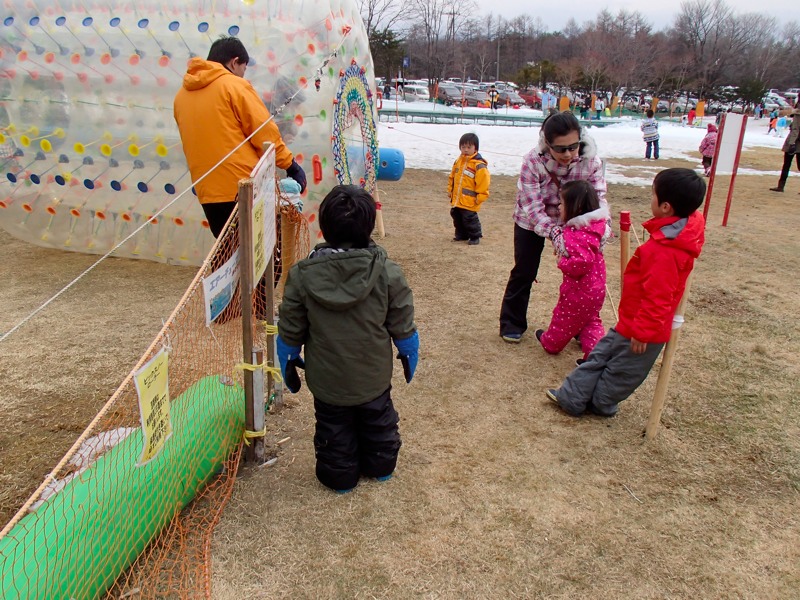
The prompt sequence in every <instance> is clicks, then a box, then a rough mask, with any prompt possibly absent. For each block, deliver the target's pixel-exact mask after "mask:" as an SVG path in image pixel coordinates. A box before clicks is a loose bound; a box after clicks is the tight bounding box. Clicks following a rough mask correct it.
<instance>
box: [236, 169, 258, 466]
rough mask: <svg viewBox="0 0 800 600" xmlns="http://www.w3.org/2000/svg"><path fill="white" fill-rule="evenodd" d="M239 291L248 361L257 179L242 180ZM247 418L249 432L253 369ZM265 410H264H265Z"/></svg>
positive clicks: (247, 382) (248, 375) (249, 454)
mask: <svg viewBox="0 0 800 600" xmlns="http://www.w3.org/2000/svg"><path fill="white" fill-rule="evenodd" d="M238 204H239V265H240V268H239V291H240V294H241V299H240V301H241V306H242V356H243V357H244V362H245V363H247V364H252V360H253V230H252V213H253V180H252V179H242V180H241V181H239V203H238ZM244 402H245V405H244V419H245V429H246V430H247V431H256V429H255V411H254V409H253V407H254V404H255V402H254V399H253V371H250V370H248V369H245V371H244ZM262 412H263V411H262ZM255 447H256V445H255V444H250V445H249V446H246V447H245V448H246V449H245V460H247V461H249V462H255V460H256V451H255Z"/></svg>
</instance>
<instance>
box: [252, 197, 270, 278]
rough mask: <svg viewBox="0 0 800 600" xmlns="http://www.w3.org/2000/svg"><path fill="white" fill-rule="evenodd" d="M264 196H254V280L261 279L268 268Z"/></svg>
mask: <svg viewBox="0 0 800 600" xmlns="http://www.w3.org/2000/svg"><path fill="white" fill-rule="evenodd" d="M264 211H265V207H264V198H263V197H254V198H253V228H252V229H251V230H250V231H252V232H253V281H254V282H256V281H258V280H260V279H261V276H262V275H263V274H264V271H266V270H267V263H268V262H269V259H268V258H267V251H266V248H265V247H264Z"/></svg>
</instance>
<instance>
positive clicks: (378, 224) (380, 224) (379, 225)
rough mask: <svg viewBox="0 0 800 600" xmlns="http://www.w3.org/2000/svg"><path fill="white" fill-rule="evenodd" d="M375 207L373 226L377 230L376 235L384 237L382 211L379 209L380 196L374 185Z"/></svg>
mask: <svg viewBox="0 0 800 600" xmlns="http://www.w3.org/2000/svg"><path fill="white" fill-rule="evenodd" d="M375 209H376V214H375V227H376V228H377V230H378V237H379V238H380V239H383V238H385V237H386V230H385V229H384V228H383V211H382V210H381V197H380V195H379V193H378V187H377V186H375Z"/></svg>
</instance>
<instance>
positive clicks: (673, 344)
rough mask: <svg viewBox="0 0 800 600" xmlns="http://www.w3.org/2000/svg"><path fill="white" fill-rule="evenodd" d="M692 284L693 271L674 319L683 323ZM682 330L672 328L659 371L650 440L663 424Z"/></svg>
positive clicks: (649, 426)
mask: <svg viewBox="0 0 800 600" xmlns="http://www.w3.org/2000/svg"><path fill="white" fill-rule="evenodd" d="M691 286H692V273H690V274H689V277H688V279H687V280H686V289H684V290H683V297H682V298H681V302H680V304H678V308H677V309H676V311H675V317H674V319H675V320H676V321H678V322H680V323H681V324H682V323H683V314H684V312H685V310H686V301H687V300H688V299H689V289H690V288H691ZM680 331H681V330H680V328H673V329H672V333H671V334H670V337H669V341H668V342H667V345H666V347H665V348H664V356H663V357H662V359H661V370H660V371H659V372H658V381H656V391H655V393H654V394H653V404H652V405H651V406H650V418H649V419H648V420H647V428H646V429H645V437H646V438H647V439H648V440H652V439H653V438H654V437H656V434H657V433H658V427H659V425H660V424H661V413H662V411H663V410H664V400H665V399H666V397H667V387H668V386H669V377H670V374H671V373H672V362H673V360H674V358H675V350H676V349H677V347H678V338H679V337H680Z"/></svg>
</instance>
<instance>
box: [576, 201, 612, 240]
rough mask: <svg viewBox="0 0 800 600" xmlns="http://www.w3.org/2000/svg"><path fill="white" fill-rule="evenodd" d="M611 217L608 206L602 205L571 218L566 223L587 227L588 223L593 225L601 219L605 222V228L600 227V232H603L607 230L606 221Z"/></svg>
mask: <svg viewBox="0 0 800 600" xmlns="http://www.w3.org/2000/svg"><path fill="white" fill-rule="evenodd" d="M609 217H610V215H609V212H608V207H606V206H601V207H600V208H598V209H597V210H593V211H591V212H588V213H584V214H582V215H578V216H577V217H573V218H571V219H570V220H569V221H567V222H566V223H565V225H570V226H572V227H586V226H587V225H591V224H592V223H594V222H597V221H601V222H602V223H603V228H602V229H600V233H601V234H602V233H603V232H604V231H605V222H606V219H608V218H609Z"/></svg>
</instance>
